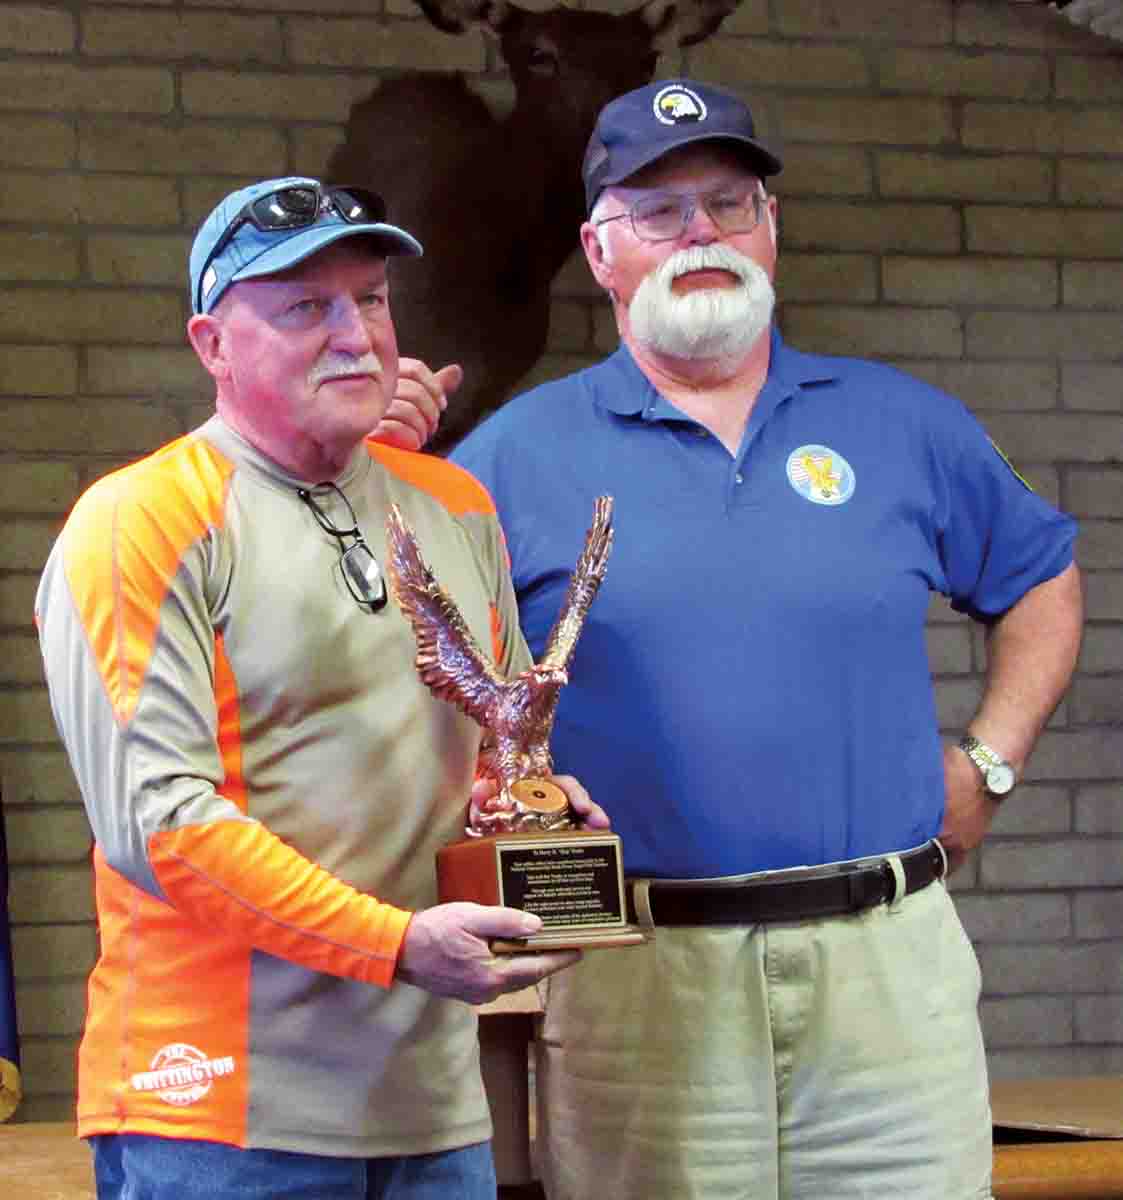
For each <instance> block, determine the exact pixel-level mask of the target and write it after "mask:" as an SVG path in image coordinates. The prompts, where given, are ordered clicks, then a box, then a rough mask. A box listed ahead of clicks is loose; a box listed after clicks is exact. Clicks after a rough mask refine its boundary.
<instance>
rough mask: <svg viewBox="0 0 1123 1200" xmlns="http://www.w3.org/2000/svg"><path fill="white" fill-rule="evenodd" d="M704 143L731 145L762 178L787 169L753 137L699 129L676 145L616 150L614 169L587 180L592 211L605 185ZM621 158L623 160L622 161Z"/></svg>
mask: <svg viewBox="0 0 1123 1200" xmlns="http://www.w3.org/2000/svg"><path fill="white" fill-rule="evenodd" d="M701 142H724V143H726V144H727V145H729V146H731V147H732V148H733V149H735V150H736V151H737V152H738V153H739V154H740V155H741V156H742V157H743V158H744V159H745V160H746V162H748V164H749V165H750V166H751V168H752V170H753V171H754V172H755V173H756V174H757V175H758V176H759V177H760V178H761V179H763V178H765V177H766V176H768V175H778V174H779V173H780V172H781V171H782V170H783V169H784V164H783V162H782V161H781V160H780V159H779V158H777V157H776V155H775V154H773V153H772V151H771V150H768V149H767V148H766V147H764V146H762V145H761V144H760V142H758V141H756V140H755V139H754V138H749V137H743V136H739V135H738V134H735V133H716V132H713V131H710V130H703V129H701V128H700V129H699V130H698V132H697V133H696V134H695V135H694V136H693V137H691V136H687V137H679V138H678V139H677V140H676V141H675V143H674V145H658V146H649V147H647V148H646V149H645V150H643V151H639V152H637V153H634V154H631V155H627V156H625V155H621V154H620V153H619V152H617V154H616V156H615V157H616V162H615V164H614V165H613V167H612V169H610V170H607V171H605V172H604V174H603V175H596V174H594V177H593V178H591V179H590V180H589V181H588V184H587V188H586V195H585V199H586V201H587V204H588V208H589V211H590V212H591V211H592V208H593V205H594V204H595V203H596V202H597V197H598V196H599V195H600V193H601V192H602V191H604V189H605V188H606V187H613V186H614V185H616V184H618V183H623V182H624V181H625V180H627V179H630V178H631V177H632V176H633V175H635V174H636V173H637V172H639V171H642V170H643V169H644V167H649V166H651V164H652V163H655V162H658V161H659V159H661V158H665V157H666V156H667V155H668V154H673V153H674V152H675V151H676V150H681V149H682V148H683V146H696V145H698V144H699V143H701ZM621 159H624V161H620V160H621Z"/></svg>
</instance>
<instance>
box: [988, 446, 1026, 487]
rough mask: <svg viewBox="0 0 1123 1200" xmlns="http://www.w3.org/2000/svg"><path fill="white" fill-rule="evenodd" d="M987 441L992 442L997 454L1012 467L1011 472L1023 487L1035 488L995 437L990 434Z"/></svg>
mask: <svg viewBox="0 0 1123 1200" xmlns="http://www.w3.org/2000/svg"><path fill="white" fill-rule="evenodd" d="M987 441H988V442H990V444H991V447H992V448H993V449H994V452H995V454H997V455H998V457H999V458H1000V459H1002V461H1003V462H1004V463H1005V464H1006V465H1007V466H1008V467H1009V468H1010V472H1011V474H1012V475H1013V476H1014V478H1015V479H1016V480H1017V481H1018V482H1019V483H1020V484H1021V485H1022V487H1024V488H1025V489H1026V491H1027V492H1032V491H1033V488H1032V487H1031V486H1030V482H1029V480H1028V479H1026V477H1025V476H1024V475H1023V474H1022V473H1021V471H1019V470H1018V468H1017V467H1015V466H1014V464H1013V463H1012V462H1011V461H1010V458H1009V456H1008V455H1007V453H1006V451H1005V450H1003V449H1002V447H1001V446H1000V445H999V444H998V443H997V442H996V441H995V440H994V438H992V437H989V436H988V437H987Z"/></svg>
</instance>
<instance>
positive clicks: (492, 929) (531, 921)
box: [462, 904, 542, 941]
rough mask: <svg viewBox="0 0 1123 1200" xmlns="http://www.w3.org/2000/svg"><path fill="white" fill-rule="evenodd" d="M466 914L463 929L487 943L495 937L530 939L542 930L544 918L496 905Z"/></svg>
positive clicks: (479, 907) (481, 907) (480, 906)
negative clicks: (533, 934)
mask: <svg viewBox="0 0 1123 1200" xmlns="http://www.w3.org/2000/svg"><path fill="white" fill-rule="evenodd" d="M472 908H473V911H472V912H470V913H465V914H464V918H463V926H462V927H463V928H464V929H465V930H466V931H467V932H468V933H472V934H475V936H476V937H478V938H483V939H484V940H485V941H486V940H487V939H488V938H493V937H529V936H530V935H531V934H532V933H537V932H538V931H539V930H540V929H541V928H542V918H541V917H536V916H535V915H534V913H529V912H523V911H522V909H519V908H503V907H502V906H500V905H496V904H479V905H473V906H472Z"/></svg>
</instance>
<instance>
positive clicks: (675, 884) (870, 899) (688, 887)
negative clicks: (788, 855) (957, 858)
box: [626, 839, 947, 925]
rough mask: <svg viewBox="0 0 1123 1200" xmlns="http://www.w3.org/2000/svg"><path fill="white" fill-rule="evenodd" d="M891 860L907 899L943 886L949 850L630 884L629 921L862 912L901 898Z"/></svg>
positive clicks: (708, 921)
mask: <svg viewBox="0 0 1123 1200" xmlns="http://www.w3.org/2000/svg"><path fill="white" fill-rule="evenodd" d="M890 857H896V858H898V859H899V860H900V863H901V870H902V874H903V876H904V893H903V894H904V895H906V896H907V895H910V894H911V893H912V892H918V891H920V889H921V888H925V887H927V886H928V885H929V884H930V883H933V882H934V881H935V880H937V879H942V878H943V875H944V871H945V870H946V868H947V859H946V857H945V855H944V851H943V847H941V845H940V843H939V842H937V841H936V840H935V839H933V840H932V841H930V842H928V843H926V844H925V845H923V846H920V847H918V848H917V849H915V850H907V851H905V852H904V853H902V854H899V855H896V856H889V855H886V856H885V857H884V858H863V859H856V860H855V861H853V862H845V863H831V864H829V865H828V866H824V867H806V868H799V869H797V870H794V871H780V872H771V873H762V874H760V875H744V876H740V877H737V878H731V879H709V880H701V879H691V880H685V879H675V880H669V879H646V880H633V879H629V880H627V881H626V883H627V895H628V920H629V921H632V922H638V923H639V924H641V925H646V924H648V922H647V921H646V920H645V919H644V917H645V915H646V912H645V910H646V911H649V912H650V915H651V921H652V923H653V924H655V925H755V924H757V923H758V922H761V921H803V920H807V919H809V918H812V917H832V916H838V915H839V914H842V913H855V912H861V911H862V910H863V909H866V908H873V907H874V906H875V905H877V904H883V903H887V902H888V901H891V900H895V899H898V896H897V877H896V875H895V874H894V871H893V868H892V866H891V865H890V861H889V860H890ZM637 892H640V895H638V896H637ZM644 894H645V895H644ZM645 898H646V904H645Z"/></svg>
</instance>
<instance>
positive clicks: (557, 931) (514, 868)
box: [437, 829, 647, 954]
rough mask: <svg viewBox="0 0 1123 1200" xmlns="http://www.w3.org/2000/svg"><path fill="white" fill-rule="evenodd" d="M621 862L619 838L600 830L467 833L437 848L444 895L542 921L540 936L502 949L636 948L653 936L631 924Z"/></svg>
mask: <svg viewBox="0 0 1123 1200" xmlns="http://www.w3.org/2000/svg"><path fill="white" fill-rule="evenodd" d="M622 863H623V859H622V856H621V847H620V839H619V837H618V836H617V835H616V834H614V833H609V832H606V831H601V830H594V829H566V830H563V831H558V832H534V833H497V834H489V835H487V836H484V837H468V838H465V839H464V840H463V841H460V842H453V843H452V845H450V846H445V847H444V848H443V849H441V850H439V851H438V852H437V893H438V896H439V898H440V901H441V903H446V902H448V901H451V900H470V901H473V902H475V903H476V904H502V905H506V906H508V907H511V908H521V909H523V910H525V911H526V912H532V913H535V914H536V915H537V916H539V917H541V918H542V921H543V923H544V927H543V929H542V931H541V932H540V933H536V934H534V935H532V936H531V937H527V938H512V939H497V940H496V941H493V942H492V944H491V945H492V949H493V950H495V951H496V952H497V953H500V954H528V953H540V952H542V951H545V950H579V949H585V950H594V949H600V948H607V947H610V946H637V945H640V944H641V943H642V942H645V941H646V940H647V935H646V934H645V933H644V932H643V930H641V929H640V928H639V927H638V926H635V925H630V924H629V923H628V916H627V914H628V909H627V905H626V903H625V900H624V872H623V866H622Z"/></svg>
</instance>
